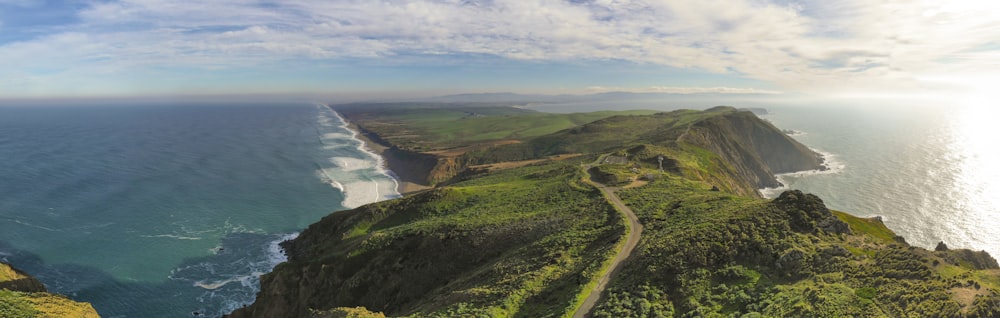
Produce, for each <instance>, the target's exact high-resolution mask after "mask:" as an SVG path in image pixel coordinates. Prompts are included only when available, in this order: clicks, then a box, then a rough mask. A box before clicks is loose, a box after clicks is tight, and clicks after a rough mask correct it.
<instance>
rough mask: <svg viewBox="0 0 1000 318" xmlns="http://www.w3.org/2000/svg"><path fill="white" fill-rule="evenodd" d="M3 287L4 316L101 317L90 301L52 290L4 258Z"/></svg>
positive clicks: (0, 305) (0, 276)
mask: <svg viewBox="0 0 1000 318" xmlns="http://www.w3.org/2000/svg"><path fill="white" fill-rule="evenodd" d="M0 290H5V291H4V293H5V294H4V295H3V297H2V299H0V302H2V303H0V316H2V317H74V318H100V317H101V316H100V315H98V314H97V311H96V310H94V307H93V306H91V305H90V303H85V302H76V301H73V300H71V299H69V298H66V296H62V295H56V294H50V293H48V292H46V290H45V285H42V283H41V282H40V281H38V280H37V279H35V278H34V277H31V276H30V275H28V274H27V273H24V272H22V271H20V270H18V269H16V268H14V267H11V266H10V265H8V264H6V263H2V262H0Z"/></svg>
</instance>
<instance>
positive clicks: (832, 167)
mask: <svg viewBox="0 0 1000 318" xmlns="http://www.w3.org/2000/svg"><path fill="white" fill-rule="evenodd" d="M809 150H812V151H813V152H815V153H816V154H818V155H819V156H820V158H822V163H821V164H820V167H819V168H818V169H811V170H802V171H793V172H785V173H779V174H775V175H774V178H775V179H776V180H778V183H779V184H781V186H778V187H774V188H760V189H757V192H758V193H760V195H761V196H763V197H764V198H765V199H774V198H777V197H778V195H781V193H782V192H785V191H787V190H791V189H792V188H791V186H790V185H789V184H790V183H791V182H789V181H788V180H787V177H804V176H810V175H820V174H834V173H840V172H841V171H843V170H844V164H843V163H842V162H840V161H839V160H837V159H836V158H835V157H836V155H834V154H832V153H829V152H825V151H822V150H819V149H815V148H811V147H810V148H809Z"/></svg>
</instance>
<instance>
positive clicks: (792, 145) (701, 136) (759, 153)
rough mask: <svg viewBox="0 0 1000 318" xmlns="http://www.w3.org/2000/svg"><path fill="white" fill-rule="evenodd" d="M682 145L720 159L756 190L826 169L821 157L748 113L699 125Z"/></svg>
mask: <svg viewBox="0 0 1000 318" xmlns="http://www.w3.org/2000/svg"><path fill="white" fill-rule="evenodd" d="M678 141H680V142H686V143H690V144H693V145H696V146H699V147H702V148H705V149H708V150H709V151H711V152H713V153H715V154H717V155H719V156H720V157H722V158H723V160H725V161H726V163H728V164H729V165H730V166H731V167H732V168H733V169H734V170H735V177H736V178H738V179H740V180H742V181H745V182H747V183H749V184H751V185H753V186H755V187H756V188H764V187H777V186H780V185H781V184H780V183H779V182H778V180H777V179H776V178H775V176H774V175H775V174H779V173H786V172H795V171H805V170H817V169H824V167H823V158H822V156H821V155H819V154H818V153H816V152H815V151H812V150H811V149H809V148H808V147H806V146H805V145H802V144H801V143H799V142H797V141H795V140H794V139H792V138H791V137H789V136H788V135H786V134H784V133H782V132H781V130H780V129H778V128H776V127H774V125H771V124H770V123H768V122H766V121H763V120H761V119H760V118H757V116H755V115H753V114H752V113H750V112H745V111H743V112H736V111H734V112H730V113H726V114H723V115H719V116H713V117H709V118H707V119H705V120H702V121H699V122H696V123H694V124H692V125H691V127H690V128H689V129H688V131H687V132H685V133H684V134H682V135H681V137H680V138H678Z"/></svg>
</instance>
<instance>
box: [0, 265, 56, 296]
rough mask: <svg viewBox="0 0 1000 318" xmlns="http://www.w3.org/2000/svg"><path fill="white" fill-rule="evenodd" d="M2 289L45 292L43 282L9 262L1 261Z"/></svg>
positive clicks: (0, 278)
mask: <svg viewBox="0 0 1000 318" xmlns="http://www.w3.org/2000/svg"><path fill="white" fill-rule="evenodd" d="M0 289H7V290H11V291H19V292H26V293H44V292H46V291H47V290H46V289H45V285H43V284H42V282H40V281H38V280H37V279H35V278H34V277H31V276H30V275H28V274H27V273H25V272H22V271H21V270H19V269H16V268H14V267H12V266H10V265H9V264H6V263H2V262H0Z"/></svg>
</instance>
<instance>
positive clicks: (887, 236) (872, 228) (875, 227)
mask: <svg viewBox="0 0 1000 318" xmlns="http://www.w3.org/2000/svg"><path fill="white" fill-rule="evenodd" d="M831 212H832V213H833V215H835V216H837V218H838V219H840V220H841V221H844V222H846V223H847V224H848V225H850V226H851V231H855V232H860V233H864V234H866V235H868V236H869V237H872V238H874V239H877V240H879V241H882V242H883V243H892V242H894V240H893V238H895V237H896V233H895V232H893V231H892V230H890V229H889V228H888V227H886V226H885V224H884V223H882V222H881V221H879V220H876V219H874V218H867V219H866V218H859V217H856V216H853V215H850V214H847V213H844V212H840V211H831Z"/></svg>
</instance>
